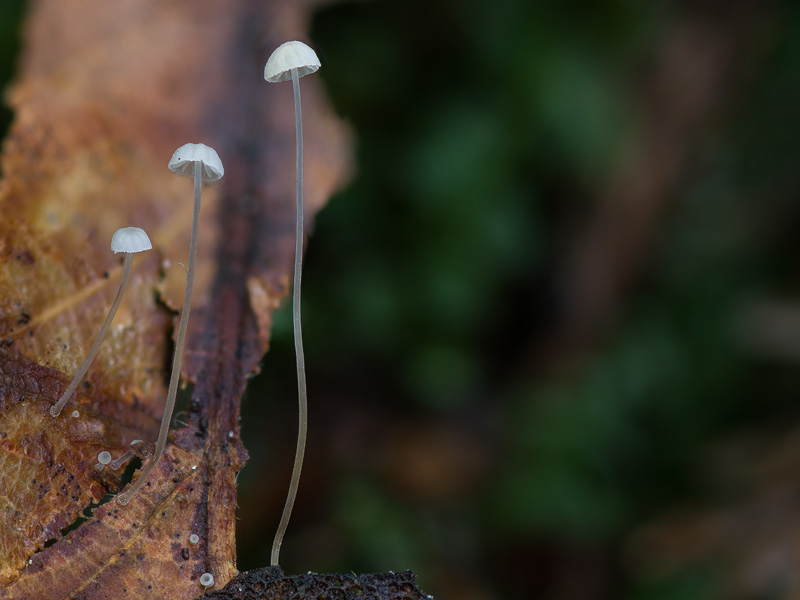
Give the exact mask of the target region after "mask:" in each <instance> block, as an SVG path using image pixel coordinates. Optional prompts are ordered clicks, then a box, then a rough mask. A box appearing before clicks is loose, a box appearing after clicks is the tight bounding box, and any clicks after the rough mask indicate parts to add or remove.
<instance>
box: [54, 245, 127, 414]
mask: <svg viewBox="0 0 800 600" xmlns="http://www.w3.org/2000/svg"><path fill="white" fill-rule="evenodd" d="M132 262H133V254H132V253H130V252H126V253H125V266H124V268H123V270H122V280H121V281H120V283H119V290H117V297H116V298H114V303H113V304H112V305H111V308H110V309H109V311H108V315H106V320H105V321H104V322H103V326H102V327H100V332H99V333H98V334H97V338H96V339H95V340H94V344H92V348H91V350H89V356H87V357H86V360H85V361H84V363H83V365H82V366H81V368H80V369H78V372H77V373H75V377H73V378H72V383H70V384H69V387H68V388H67V391H66V392H64V393H63V394H62V395H61V398H60V399H59V400H58V402H56V403H55V404H54V405H53V406H51V407H50V414H51V415H53V416H54V417H57V416H58V415H59V414H61V410H62V409H63V408H64V405H65V404H66V403H67V402H69V400H70V399H71V398H72V394H74V393H75V390H76V389H77V388H78V385H79V384H80V382H81V381H83V378H84V377H85V376H86V372H87V371H88V370H89V367H90V366H91V364H92V361H94V359H95V357H96V356H97V353H98V352H100V346H102V345H103V339H104V338H105V337H106V333H108V328H109V327H110V326H111V321H113V320H114V315H116V314H117V310H118V309H119V305H120V304H121V303H122V297H123V296H124V295H125V288H126V287H128V279H129V278H130V274H131V263H132Z"/></svg>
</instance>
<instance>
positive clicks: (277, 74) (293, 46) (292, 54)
mask: <svg viewBox="0 0 800 600" xmlns="http://www.w3.org/2000/svg"><path fill="white" fill-rule="evenodd" d="M292 69H297V76H298V77H305V76H306V75H310V74H311V73H313V72H314V71H316V70H317V69H319V58H317V53H316V52H314V51H313V50H312V49H311V48H309V47H308V46H306V45H305V44H304V43H303V42H286V43H284V44H281V45H280V46H278V47H277V48H276V49H275V52H273V53H272V56H270V57H269V60H268V61H267V66H265V67H264V79H266V80H267V81H269V82H270V83H277V82H279V81H286V80H287V79H291V78H292Z"/></svg>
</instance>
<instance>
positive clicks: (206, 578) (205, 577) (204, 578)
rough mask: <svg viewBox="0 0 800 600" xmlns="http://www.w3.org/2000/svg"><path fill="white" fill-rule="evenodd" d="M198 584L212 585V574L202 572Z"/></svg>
mask: <svg viewBox="0 0 800 600" xmlns="http://www.w3.org/2000/svg"><path fill="white" fill-rule="evenodd" d="M200 585H202V586H203V587H211V586H212V585H214V576H213V575H212V574H211V573H203V574H202V575H200Z"/></svg>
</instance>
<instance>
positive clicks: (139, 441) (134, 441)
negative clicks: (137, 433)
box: [128, 440, 144, 446]
mask: <svg viewBox="0 0 800 600" xmlns="http://www.w3.org/2000/svg"><path fill="white" fill-rule="evenodd" d="M143 441H144V440H133V441H132V442H131V443H130V444H128V445H129V446H133V445H134V444H141V443H142V442H143Z"/></svg>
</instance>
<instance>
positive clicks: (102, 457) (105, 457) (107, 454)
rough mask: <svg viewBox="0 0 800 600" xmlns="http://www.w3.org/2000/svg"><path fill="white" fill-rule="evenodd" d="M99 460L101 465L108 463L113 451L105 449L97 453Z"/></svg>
mask: <svg viewBox="0 0 800 600" xmlns="http://www.w3.org/2000/svg"><path fill="white" fill-rule="evenodd" d="M97 462H99V463H100V464H101V465H107V464H108V463H110V462H111V453H110V452H108V451H107V450H103V451H102V452H101V453H100V454H98V455H97Z"/></svg>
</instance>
